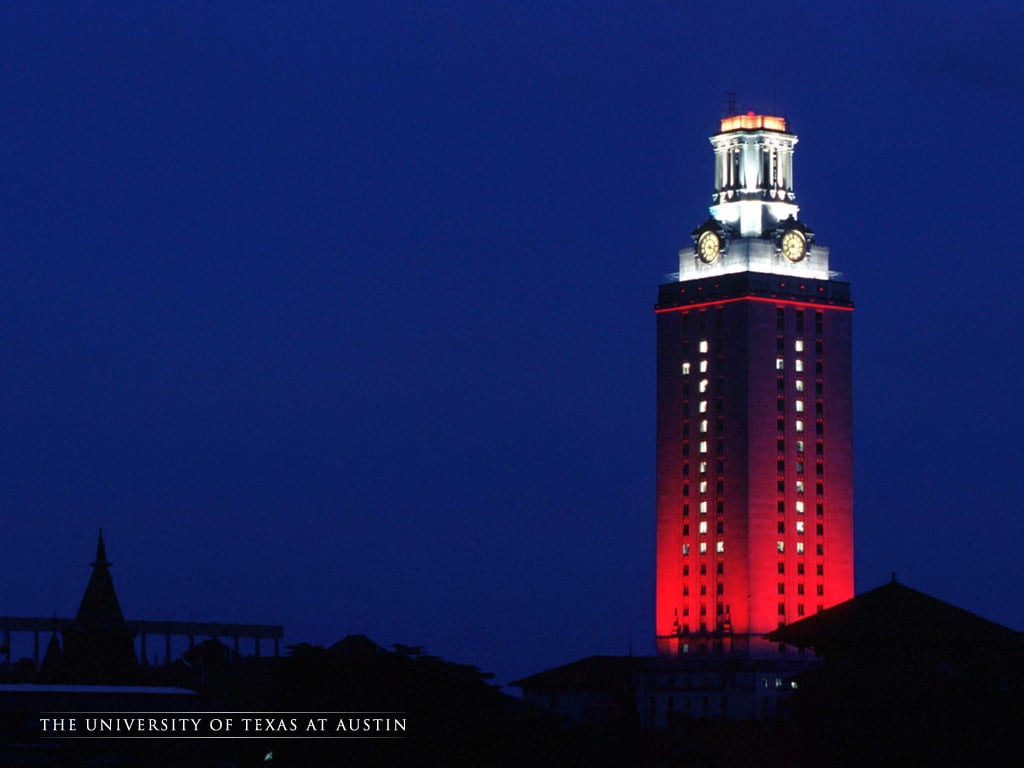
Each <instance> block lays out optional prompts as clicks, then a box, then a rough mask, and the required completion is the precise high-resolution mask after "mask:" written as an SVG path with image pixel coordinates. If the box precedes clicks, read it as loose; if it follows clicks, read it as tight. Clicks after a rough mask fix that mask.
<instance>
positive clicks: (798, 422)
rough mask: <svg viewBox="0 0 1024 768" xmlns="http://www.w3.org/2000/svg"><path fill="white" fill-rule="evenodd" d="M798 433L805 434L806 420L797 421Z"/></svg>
mask: <svg viewBox="0 0 1024 768" xmlns="http://www.w3.org/2000/svg"><path fill="white" fill-rule="evenodd" d="M796 431H797V432H803V431H804V420H803V419H797V420H796Z"/></svg>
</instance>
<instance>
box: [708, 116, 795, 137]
mask: <svg viewBox="0 0 1024 768" xmlns="http://www.w3.org/2000/svg"><path fill="white" fill-rule="evenodd" d="M759 129H763V130H766V131H783V132H785V130H786V118H784V117H771V116H770V115H756V114H754V113H753V112H747V114H745V115H730V116H729V117H723V118H722V129H721V133H728V132H729V131H756V130H759Z"/></svg>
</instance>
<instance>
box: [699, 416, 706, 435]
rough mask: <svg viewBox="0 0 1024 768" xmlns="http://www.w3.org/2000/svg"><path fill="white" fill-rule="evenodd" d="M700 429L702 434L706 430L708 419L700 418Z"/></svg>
mask: <svg viewBox="0 0 1024 768" xmlns="http://www.w3.org/2000/svg"><path fill="white" fill-rule="evenodd" d="M700 431H701V434H704V433H705V432H707V431H708V420H707V419H701V421H700Z"/></svg>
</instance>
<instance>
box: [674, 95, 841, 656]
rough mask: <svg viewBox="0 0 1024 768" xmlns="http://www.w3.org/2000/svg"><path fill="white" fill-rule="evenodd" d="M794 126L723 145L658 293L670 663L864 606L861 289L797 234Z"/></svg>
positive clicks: (736, 134)
mask: <svg viewBox="0 0 1024 768" xmlns="http://www.w3.org/2000/svg"><path fill="white" fill-rule="evenodd" d="M796 143H797V137H796V136H794V135H793V134H791V133H788V132H787V129H786V121H785V119H784V118H781V117H769V116H765V115H755V114H754V113H752V112H751V113H748V114H746V115H733V116H730V117H726V118H724V119H723V120H722V121H721V129H720V131H719V132H718V133H717V134H715V135H714V136H712V137H711V145H712V147H713V148H714V156H715V191H714V194H713V195H712V205H711V208H710V212H711V217H710V218H709V219H708V220H707V221H706V222H704V223H703V224H701V225H700V226H699V227H697V229H695V230H694V231H693V233H692V235H691V236H692V238H693V247H692V248H691V247H688V248H685V249H683V250H682V251H680V254H679V280H678V282H674V283H668V284H666V285H662V286H661V287H660V289H659V293H658V304H657V306H656V308H655V311H656V313H657V328H658V374H657V375H658V385H657V390H658V394H657V504H658V522H657V537H658V542H657V548H658V551H657V606H656V624H657V626H656V633H657V648H658V653H659V655H661V656H665V657H672V658H693V656H694V655H697V654H699V653H712V654H713V653H715V652H725V653H729V652H732V653H737V652H742V653H750V654H751V655H755V656H756V655H759V654H760V652H762V651H763V652H765V653H768V652H770V651H772V648H771V646H768V644H767V643H766V642H765V641H763V640H762V639H761V638H762V636H763V635H764V634H765V633H767V632H770V631H772V630H774V629H776V628H777V627H778V626H779V625H780V624H784V623H789V622H793V621H796V620H798V619H800V618H802V617H804V616H808V615H811V614H813V613H815V612H816V611H820V610H822V609H823V608H826V607H828V606H831V605H834V604H836V603H838V602H841V601H843V600H846V599H848V598H850V597H852V596H853V466H852V436H853V423H852V387H851V345H850V336H851V315H852V309H853V304H852V302H851V300H850V290H849V284H848V283H846V282H842V281H840V280H838V279H836V278H837V277H838V275H836V274H835V273H832V272H830V271H829V263H828V249H827V248H826V247H824V246H822V245H819V244H818V243H817V242H816V241H815V239H814V233H813V232H812V231H811V230H810V229H808V228H807V227H806V226H805V225H804V224H803V222H801V221H799V220H798V219H797V214H798V212H799V208H798V206H797V204H796V196H795V194H794V191H793V148H794V146H795V145H796Z"/></svg>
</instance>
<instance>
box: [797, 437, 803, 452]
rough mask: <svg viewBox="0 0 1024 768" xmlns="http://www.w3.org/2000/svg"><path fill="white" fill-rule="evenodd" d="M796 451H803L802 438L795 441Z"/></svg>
mask: <svg viewBox="0 0 1024 768" xmlns="http://www.w3.org/2000/svg"><path fill="white" fill-rule="evenodd" d="M796 452H797V453H803V452H804V441H803V440H797V441H796Z"/></svg>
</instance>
